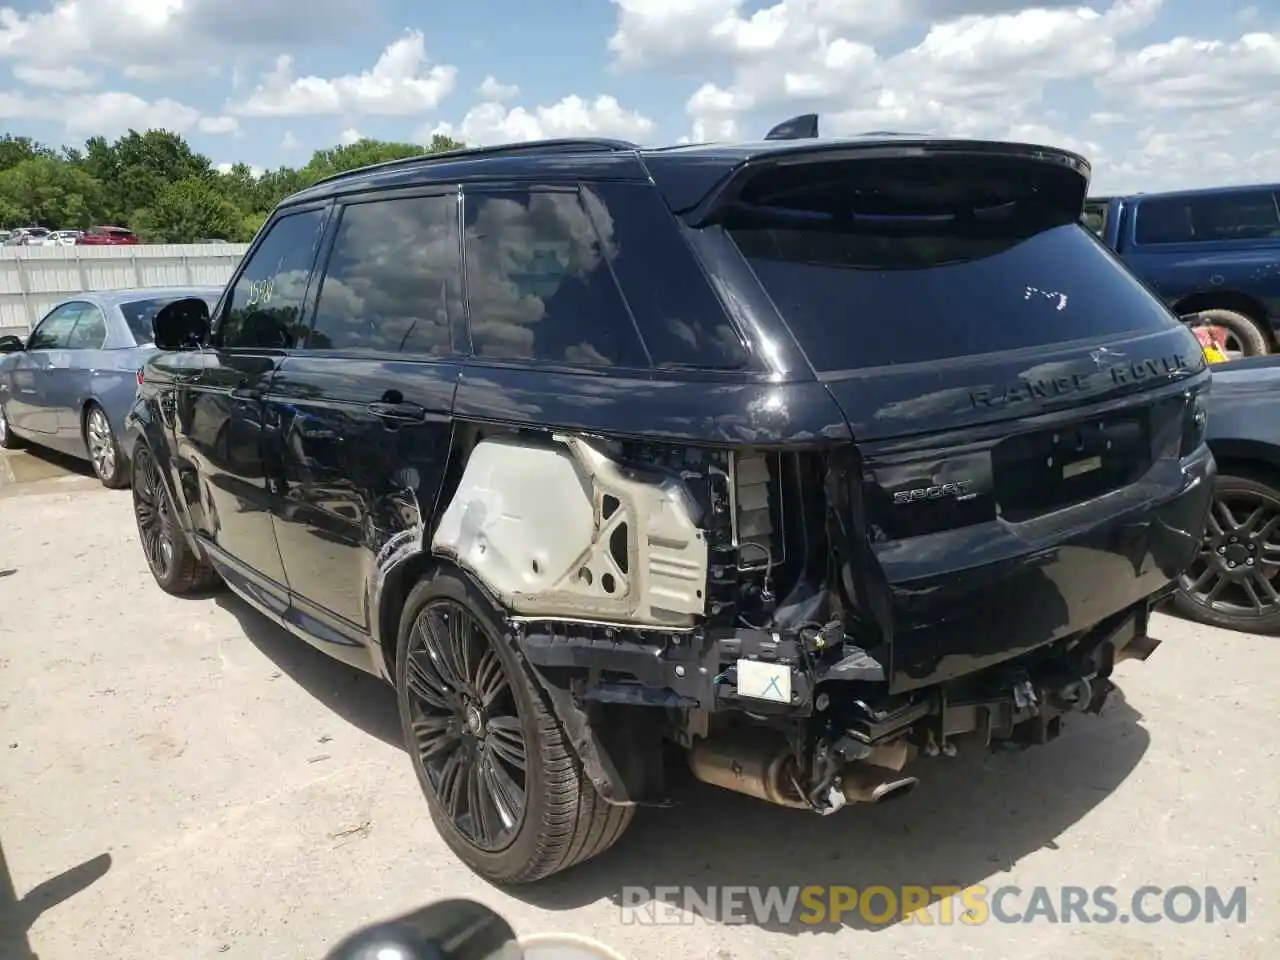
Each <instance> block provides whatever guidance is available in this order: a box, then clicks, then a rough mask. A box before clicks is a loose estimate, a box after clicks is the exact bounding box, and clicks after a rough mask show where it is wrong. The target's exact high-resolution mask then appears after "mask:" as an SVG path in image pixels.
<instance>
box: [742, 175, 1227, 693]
mask: <svg viewBox="0 0 1280 960" xmlns="http://www.w3.org/2000/svg"><path fill="white" fill-rule="evenodd" d="M1085 185H1086V184H1085V178H1084V177H1083V176H1082V175H1081V174H1079V173H1077V172H1076V171H1075V170H1072V169H1070V168H1069V167H1068V166H1066V165H1052V164H1049V163H1044V162H1041V161H1040V160H1038V159H1032V158H1026V157H1007V158H1001V157H997V156H976V155H975V156H971V157H965V156H962V155H957V156H932V157H931V156H928V155H927V154H925V155H923V156H919V157H916V158H903V157H896V158H894V159H892V160H877V159H867V160H845V161H842V162H839V163H831V164H812V165H808V166H806V165H803V164H802V165H798V166H791V167H787V168H783V169H781V170H777V171H774V172H770V173H765V174H762V175H760V176H758V177H757V178H756V179H755V180H754V181H753V182H751V183H748V184H747V186H746V189H745V190H744V191H743V194H742V198H741V202H740V203H739V205H738V207H737V208H736V209H735V210H734V211H732V212H730V213H729V214H728V217H727V219H726V221H725V225H726V232H727V234H728V235H729V236H730V237H731V238H732V240H733V241H734V242H735V243H736V245H737V247H738V248H739V250H740V251H741V252H742V254H743V255H744V256H745V257H746V258H747V260H748V262H749V263H750V265H751V267H752V269H753V270H754V272H755V274H756V277H757V278H758V279H759V281H760V283H761V284H762V286H763V287H764V289H765V290H766V291H767V292H768V294H769V295H770V297H771V298H772V300H773V302H774V304H775V305H776V306H777V309H778V311H779V313H780V315H781V316H782V318H783V319H784V320H785V322H786V323H787V325H788V327H789V328H790V330H791V332H792V334H793V335H794V337H795V339H796V340H797V342H798V344H799V346H800V348H801V349H802V350H803V351H804V353H805V354H806V355H807V357H808V360H809V362H810V364H811V365H812V367H813V368H814V370H815V371H816V373H817V375H818V378H819V379H820V380H821V381H822V382H823V383H824V384H825V385H826V386H827V388H828V390H829V391H830V392H831V395H832V396H833V397H834V398H835V399H836V401H837V403H839V405H840V407H841V408H842V410H843V411H844V413H845V416H846V418H847V419H848V421H849V424H850V426H851V428H852V431H853V434H854V436H855V438H856V439H857V441H858V445H859V449H860V451H861V454H862V457H863V461H862V465H861V472H862V477H861V479H862V490H861V496H862V498H863V503H864V507H863V512H865V515H866V516H865V519H866V526H867V529H866V534H867V538H868V539H869V540H870V541H871V542H872V545H873V548H874V552H875V554H876V557H877V559H878V562H879V564H880V566H881V567H882V569H883V572H884V574H885V578H886V579H887V581H888V583H889V584H892V585H893V592H894V603H895V621H896V624H895V631H896V632H895V635H896V636H897V637H898V639H899V641H902V642H900V643H897V644H896V648H895V652H894V657H895V664H896V669H898V671H899V681H900V682H903V683H907V682H909V681H906V680H904V679H903V678H902V676H901V674H902V671H903V670H905V669H907V668H906V667H904V666H903V662H904V661H905V660H908V659H910V657H911V654H912V649H913V648H914V650H916V651H922V650H923V651H925V654H926V655H925V656H924V659H925V660H928V661H929V662H930V663H932V664H933V666H930V667H926V668H922V670H923V672H922V673H921V677H922V678H923V677H924V676H926V675H932V671H933V670H934V667H936V666H937V663H938V662H939V660H946V659H947V657H948V656H949V657H950V659H951V667H952V668H954V669H956V670H961V669H969V668H971V666H972V661H974V660H975V659H982V658H984V657H993V658H999V657H1002V656H1007V655H1009V654H1011V653H1013V652H1016V650H1015V647H1016V646H1017V645H1019V644H1024V643H1025V644H1027V645H1035V644H1036V643H1040V642H1043V641H1044V640H1047V639H1051V638H1052V637H1054V636H1056V635H1058V634H1060V633H1061V632H1062V631H1064V630H1069V629H1076V628H1080V627H1083V626H1087V625H1091V624H1093V623H1095V622H1097V620H1099V619H1100V618H1101V617H1103V616H1106V615H1108V614H1110V613H1112V612H1114V611H1116V610H1119V609H1123V608H1124V607H1126V606H1127V605H1129V604H1130V603H1133V602H1136V601H1137V600H1139V599H1141V597H1142V596H1144V595H1145V594H1146V592H1150V591H1151V590H1154V589H1158V588H1159V587H1160V586H1163V584H1164V583H1165V582H1167V571H1164V570H1162V569H1160V566H1161V564H1160V561H1159V558H1158V556H1156V555H1155V553H1153V550H1152V549H1151V547H1150V543H1148V541H1147V540H1146V539H1144V537H1145V536H1146V534H1145V533H1142V532H1141V531H1138V532H1137V533H1135V540H1134V542H1133V543H1127V542H1126V543H1123V544H1122V543H1120V542H1119V541H1117V542H1116V543H1114V544H1110V545H1108V544H1104V543H1101V542H1099V543H1092V544H1090V546H1089V547H1088V548H1087V549H1085V548H1083V547H1081V548H1080V553H1079V558H1080V562H1078V563H1077V562H1076V561H1072V562H1071V563H1070V564H1069V565H1068V566H1067V567H1062V568H1059V567H1057V566H1055V564H1056V563H1058V561H1060V560H1064V559H1065V558H1067V557H1069V556H1070V555H1069V554H1062V553H1061V552H1060V551H1059V548H1060V547H1062V546H1063V545H1064V544H1065V543H1066V542H1067V538H1068V537H1070V536H1073V535H1075V534H1076V533H1078V532H1079V531H1081V530H1088V529H1091V528H1092V529H1101V528H1102V527H1103V526H1105V522H1104V521H1106V519H1107V518H1108V517H1110V516H1116V517H1118V516H1120V515H1121V514H1122V513H1123V512H1124V511H1125V510H1132V509H1133V508H1134V504H1135V503H1138V502H1141V501H1142V499H1143V498H1151V497H1159V496H1161V495H1165V496H1172V495H1174V494H1175V493H1176V492H1177V491H1178V489H1180V487H1179V485H1180V484H1181V483H1182V482H1183V477H1182V474H1181V471H1180V470H1179V468H1178V458H1179V457H1180V456H1181V455H1182V454H1184V453H1185V452H1186V451H1182V450H1180V448H1179V442H1180V436H1181V428H1182V424H1183V418H1184V416H1185V412H1186V407H1187V401H1186V399H1185V398H1184V397H1183V395H1182V391H1183V389H1184V387H1183V381H1184V380H1185V379H1186V378H1187V377H1190V376H1192V375H1194V374H1197V373H1199V372H1200V371H1202V370H1203V369H1204V356H1203V353H1202V352H1201V350H1200V349H1199V346H1198V345H1197V343H1196V342H1195V339H1194V337H1193V336H1192V335H1191V334H1190V333H1189V332H1188V331H1187V330H1186V329H1185V327H1183V326H1182V325H1181V324H1180V323H1178V322H1177V320H1176V318H1175V317H1173V316H1172V314H1170V313H1169V312H1168V310H1167V309H1165V308H1164V307H1163V306H1162V305H1161V304H1160V303H1159V302H1158V301H1157V300H1156V299H1155V298H1154V297H1153V296H1152V295H1151V294H1150V293H1149V292H1148V291H1147V290H1146V288H1145V287H1143V286H1142V284H1141V283H1140V282H1138V281H1137V280H1135V279H1134V278H1133V276H1132V275H1131V274H1130V273H1129V271H1128V270H1127V269H1126V268H1125V267H1124V266H1123V265H1122V264H1121V263H1120V262H1119V261H1118V259H1117V258H1116V257H1115V256H1114V255H1113V254H1112V253H1111V252H1110V251H1109V250H1108V249H1107V248H1106V247H1105V246H1104V245H1103V244H1102V243H1101V242H1100V241H1099V240H1098V239H1097V238H1096V237H1095V236H1094V235H1093V234H1092V233H1091V232H1090V231H1089V230H1088V229H1087V228H1086V227H1084V226H1083V225H1081V224H1080V223H1079V219H1080V212H1081V209H1082V207H1081V204H1082V201H1083V197H1084V188H1085ZM1108 494H1115V495H1116V496H1114V497H1110V498H1109V499H1106V500H1105V501H1103V500H1100V499H1099V498H1104V497H1106V496H1107V495H1108ZM1091 504H1094V505H1097V504H1101V505H1100V506H1090V505H1091ZM1099 511H1101V512H1099ZM1108 511H1109V512H1108ZM1113 547H1114V549H1113ZM1037 550H1044V551H1046V552H1045V553H1044V554H1043V556H1042V560H1041V561H1037V562H1035V563H1028V562H1027V558H1028V556H1029V555H1031V556H1035V555H1036V552H1037ZM1156 553H1158V551H1156ZM1064 578H1066V579H1064ZM1072 578H1074V579H1072ZM957 644H958V645H959V646H957ZM943 651H949V653H948V654H947V655H946V656H944V654H943Z"/></svg>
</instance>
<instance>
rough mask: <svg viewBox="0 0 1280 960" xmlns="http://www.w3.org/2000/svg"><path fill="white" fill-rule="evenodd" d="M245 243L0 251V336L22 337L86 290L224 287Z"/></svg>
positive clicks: (27, 248)
mask: <svg viewBox="0 0 1280 960" xmlns="http://www.w3.org/2000/svg"><path fill="white" fill-rule="evenodd" d="M248 249H249V245H248V244H247V243H177V244H139V245H138V246H132V247H125V246H120V247H0V335H3V334H6V333H16V334H18V335H19V336H23V337H25V336H26V334H27V333H28V332H29V331H30V329H31V327H32V326H34V325H35V323H36V322H37V321H38V320H39V319H40V318H41V317H43V316H44V315H45V314H46V313H48V312H49V311H50V310H51V309H52V308H53V307H54V305H55V304H57V303H58V302H59V301H62V300H66V299H68V298H69V297H72V296H74V295H75V294H77V293H83V292H85V291H89V290H127V289H129V288H131V287H180V286H185V285H187V284H193V285H199V284H212V285H218V284H223V283H226V282H227V280H229V279H230V278H231V273H232V271H233V270H235V268H236V264H238V263H239V262H240V258H241V257H242V256H244V253H245V251H246V250H248Z"/></svg>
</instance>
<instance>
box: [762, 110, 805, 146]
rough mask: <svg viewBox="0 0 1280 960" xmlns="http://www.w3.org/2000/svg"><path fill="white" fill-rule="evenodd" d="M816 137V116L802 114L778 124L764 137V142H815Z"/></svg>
mask: <svg viewBox="0 0 1280 960" xmlns="http://www.w3.org/2000/svg"><path fill="white" fill-rule="evenodd" d="M817 136H818V115H817V114H816V113H803V114H801V115H800V116H798V117H792V118H791V119H790V120H783V121H782V122H781V123H780V124H778V125H777V126H776V127H774V128H773V129H772V130H770V131H769V132H768V133H766V134H765V135H764V138H765V139H766V140H815V139H817Z"/></svg>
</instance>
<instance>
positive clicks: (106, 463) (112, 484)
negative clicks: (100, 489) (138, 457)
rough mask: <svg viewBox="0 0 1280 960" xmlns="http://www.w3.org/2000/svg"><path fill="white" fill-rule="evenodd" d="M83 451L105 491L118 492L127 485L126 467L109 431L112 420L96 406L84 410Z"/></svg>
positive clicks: (112, 431)
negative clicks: (87, 453) (86, 453)
mask: <svg viewBox="0 0 1280 960" xmlns="http://www.w3.org/2000/svg"><path fill="white" fill-rule="evenodd" d="M81 436H83V437H84V446H85V449H86V450H88V451H89V462H90V463H91V464H93V472H94V474H95V475H96V476H97V478H98V479H99V480H100V481H102V485H103V486H104V487H106V488H107V489H108V490H119V489H120V488H122V487H127V486H128V485H129V465H128V464H127V463H126V462H125V457H124V453H123V452H122V451H121V449H120V442H119V441H118V440H116V432H115V431H114V430H113V429H111V419H110V418H109V417H108V416H107V412H106V411H105V410H103V409H102V407H100V406H99V405H98V404H96V403H91V404H89V405H88V406H87V407H85V411H84V422H83V423H82V425H81Z"/></svg>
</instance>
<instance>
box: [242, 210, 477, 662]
mask: <svg viewBox="0 0 1280 960" xmlns="http://www.w3.org/2000/svg"><path fill="white" fill-rule="evenodd" d="M334 216H335V218H336V226H335V228H334V231H333V236H334V240H333V245H332V252H331V253H330V254H329V256H328V260H327V266H326V269H324V271H323V273H322V272H321V271H320V270H317V271H316V272H317V276H318V277H320V276H321V275H322V277H323V278H322V279H318V281H317V282H316V283H315V284H314V285H313V286H314V287H315V288H316V289H317V294H316V309H315V321H314V324H313V328H312V329H311V330H310V331H308V334H307V337H306V342H305V343H304V344H301V345H300V349H298V350H295V351H294V352H293V353H292V354H291V355H290V356H289V357H287V358H286V359H285V360H284V362H283V363H282V364H281V366H280V369H279V370H278V371H277V373H276V376H275V378H274V379H273V380H272V383H271V389H270V394H269V397H268V414H267V419H268V420H269V421H270V422H271V423H272V424H273V427H274V428H275V429H276V430H278V435H279V437H280V450H281V457H282V467H283V471H282V478H283V490H282V491H281V492H282V496H281V497H280V498H279V499H278V500H277V501H276V503H277V511H276V515H275V521H276V539H277V542H278V543H279V547H280V555H281V557H282V559H283V561H284V567H285V572H286V574H287V576H288V580H289V586H290V589H291V591H292V593H293V605H294V609H293V610H292V611H290V615H291V617H293V618H294V619H295V620H296V622H297V624H298V626H300V627H302V628H303V629H304V630H305V631H306V632H307V634H309V635H310V636H313V637H317V638H319V639H321V640H323V641H327V642H328V643H329V644H331V646H330V647H329V651H328V652H330V653H332V654H333V655H335V656H339V657H342V658H344V659H347V660H348V661H349V662H353V663H357V664H358V665H361V666H366V667H367V666H369V660H368V653H367V650H366V649H365V646H364V645H365V642H366V640H368V639H369V638H370V637H371V636H372V635H373V634H374V633H375V632H376V629H377V626H376V623H375V622H374V621H375V612H376V603H377V598H378V589H379V585H380V584H381V582H382V578H383V576H384V575H385V574H386V572H387V571H388V570H390V569H391V568H392V567H393V566H394V565H395V563H396V562H397V561H398V560H401V559H403V558H404V557H405V556H407V555H409V554H412V553H414V552H416V551H417V550H420V549H421V546H422V545H421V532H422V530H423V529H424V527H426V528H429V526H430V523H431V516H432V512H433V510H434V507H435V499H436V495H437V493H438V492H439V489H440V484H441V481H442V477H443V474H444V470H445V465H446V462H447V459H448V453H449V446H450V438H451V426H450V414H451V411H452V407H453V395H454V390H455V387H456V385H457V382H458V378H459V375H460V373H461V369H462V363H461V357H460V356H459V355H458V352H457V351H455V349H454V339H453V335H454V332H455V331H456V332H457V333H458V334H459V335H463V333H464V326H463V320H462V316H461V302H462V296H461V288H462V287H461V258H460V254H459V243H458V194H457V190H456V188H455V189H454V190H453V191H452V192H444V191H439V192H436V193H433V194H426V195H423V194H415V195H411V196H406V195H397V196H395V197H392V198H386V197H376V196H375V197H373V198H365V199H361V200H357V201H350V202H346V203H345V204H344V205H343V206H341V207H340V208H337V209H335V211H334ZM362 660H363V662H361V661H362Z"/></svg>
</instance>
